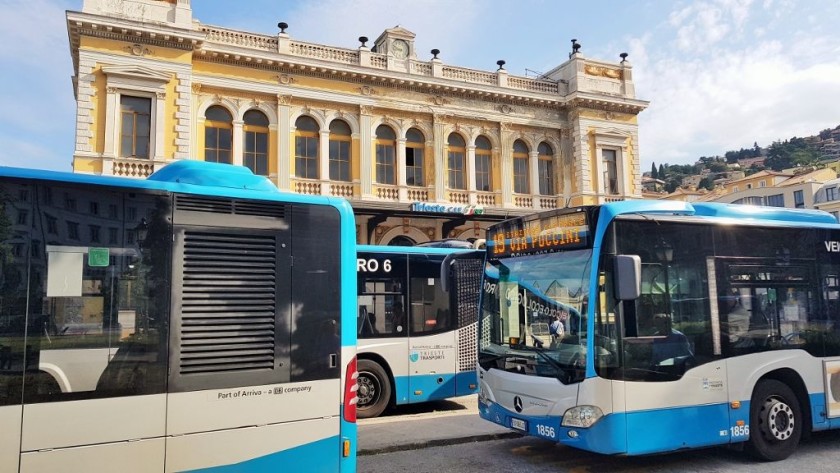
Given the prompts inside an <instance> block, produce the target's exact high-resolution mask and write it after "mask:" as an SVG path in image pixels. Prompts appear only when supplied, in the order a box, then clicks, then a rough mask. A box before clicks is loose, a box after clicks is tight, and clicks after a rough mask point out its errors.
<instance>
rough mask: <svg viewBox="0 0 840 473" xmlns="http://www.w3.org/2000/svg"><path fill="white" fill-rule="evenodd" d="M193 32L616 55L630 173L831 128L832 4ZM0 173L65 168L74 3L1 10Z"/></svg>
mask: <svg viewBox="0 0 840 473" xmlns="http://www.w3.org/2000/svg"><path fill="white" fill-rule="evenodd" d="M191 3H192V9H193V17H194V18H195V19H198V20H199V21H201V22H202V23H206V24H212V25H218V26H224V27H228V28H235V29H241V30H245V31H251V32H256V33H265V34H274V33H276V32H277V31H278V30H277V26H276V25H277V23H278V22H280V21H285V22H287V23H288V24H289V25H290V26H289V29H288V30H287V32H288V33H289V34H290V35H291V37H292V38H294V39H297V40H301V41H308V42H316V43H323V44H329V45H334V46H339V47H347V48H355V47H356V46H358V41H357V40H356V38H358V37H359V36H368V37H369V38H371V39H374V38H376V37H377V36H379V34H381V33H382V31H384V30H385V29H387V28H391V27H393V26H395V25H401V26H403V27H405V28H407V29H409V30H411V31H412V32H414V33H415V34H416V35H417V37H416V48H417V51H418V56H419V58H420V59H428V58H431V54H429V53H428V51H429V50H431V49H432V48H437V49H440V50H441V54H440V58H441V59H442V60H443V62H444V63H446V64H452V65H456V66H463V67H470V68H476V69H482V70H488V71H493V70H495V69H496V61H497V60H499V59H504V60H505V61H506V62H507V64H506V66H505V68H506V69H507V70H508V71H509V72H510V73H511V74H513V75H521V76H525V75H529V76H534V75H535V74H537V73H538V72H539V71H547V70H550V69H551V68H553V67H555V66H557V65H559V64H561V63H562V62H563V61H565V60H566V59H568V54H569V51H570V49H571V48H570V45H571V42H570V40H571V39H572V38H576V39H577V40H578V42H579V43H581V45H582V48H581V53H583V54H584V56H586V57H590V58H594V59H602V60H608V61H615V62H618V61H619V60H620V58H619V56H618V55H619V54H620V53H622V52H627V53H629V57H628V59H629V60H630V62H631V64H632V65H633V72H634V80H635V83H636V96H637V98H640V99H642V100H647V101H650V106H649V108H648V109H646V110H645V111H643V112H642V113H641V114H640V116H639V136H640V153H641V157H642V170H647V169H650V166H651V163H656V164H657V165H658V164H662V163H667V164H688V163H693V162H694V161H696V160H697V158H699V157H700V156H714V155H722V154H723V153H725V152H726V151H728V150H732V149H738V148H741V147H751V146H752V145H753V143H754V142H757V143H758V144H759V145H761V146H767V145H769V144H771V143H772V142H773V141H775V140H780V139H788V138H790V137H793V136H808V135H813V134H816V133H818V132H819V131H820V130H823V129H826V128H834V127H836V126H838V125H840V60H839V59H838V58H840V28H838V26H837V25H840V2H838V1H836V0H696V1H669V0H639V1H634V2H630V1H617V0H588V1H585V2H567V1H555V0H412V1H406V0H286V1H283V2H278V1H277V0H240V1H236V2H232V1H230V0H193V1H192V2H191ZM0 8H2V11H3V12H4V14H3V15H2V16H0V110H2V111H3V113H0V165H9V166H26V167H36V168H45V169H57V170H70V163H71V159H72V153H73V142H74V126H75V118H74V117H75V100H74V98H73V89H72V82H71V76H72V74H73V69H72V61H71V58H70V52H69V44H68V39H67V26H66V20H65V11H66V10H74V11H81V9H82V0H0Z"/></svg>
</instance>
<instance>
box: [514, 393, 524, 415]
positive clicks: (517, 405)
mask: <svg viewBox="0 0 840 473" xmlns="http://www.w3.org/2000/svg"><path fill="white" fill-rule="evenodd" d="M513 408H514V409H516V412H522V398H521V397H519V396H515V397H514V398H513Z"/></svg>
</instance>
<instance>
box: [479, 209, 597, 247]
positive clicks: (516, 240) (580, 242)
mask: <svg viewBox="0 0 840 473" xmlns="http://www.w3.org/2000/svg"><path fill="white" fill-rule="evenodd" d="M588 236H589V226H588V222H587V219H586V212H576V213H573V214H566V215H555V216H552V217H548V218H544V219H539V220H531V221H527V222H523V221H522V220H515V221H514V222H511V223H509V224H505V225H500V226H499V227H497V228H496V229H494V230H492V231H491V232H490V233H489V235H488V238H487V240H488V247H489V250H490V251H491V255H492V256H493V257H494V258H502V257H509V256H523V255H527V254H539V253H551V252H554V251H560V250H566V249H574V248H582V247H585V246H586V245H587V238H588Z"/></svg>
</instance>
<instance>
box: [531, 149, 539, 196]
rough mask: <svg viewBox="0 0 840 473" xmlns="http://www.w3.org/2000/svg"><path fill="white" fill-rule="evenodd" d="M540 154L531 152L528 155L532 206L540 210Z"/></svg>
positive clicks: (535, 151) (534, 151)
mask: <svg viewBox="0 0 840 473" xmlns="http://www.w3.org/2000/svg"><path fill="white" fill-rule="evenodd" d="M539 156H540V153H539V151H537V150H531V152H529V153H528V181H529V183H528V184H529V187H530V191H531V205H532V206H533V207H534V208H535V209H538V208H540V170H539V167H540V158H539Z"/></svg>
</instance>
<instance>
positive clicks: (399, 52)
mask: <svg viewBox="0 0 840 473" xmlns="http://www.w3.org/2000/svg"><path fill="white" fill-rule="evenodd" d="M391 49H392V50H393V52H394V57H396V58H398V59H405V58H406V57H408V43H406V42H405V41H403V40H401V39H397V40H394V42H393V43H391Z"/></svg>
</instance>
